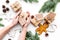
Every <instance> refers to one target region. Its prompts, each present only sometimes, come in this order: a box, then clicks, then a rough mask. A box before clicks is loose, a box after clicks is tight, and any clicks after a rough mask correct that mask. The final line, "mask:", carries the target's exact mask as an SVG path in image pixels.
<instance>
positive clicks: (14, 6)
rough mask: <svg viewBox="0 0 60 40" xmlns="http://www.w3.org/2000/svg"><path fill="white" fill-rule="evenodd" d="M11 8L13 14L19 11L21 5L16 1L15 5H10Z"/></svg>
mask: <svg viewBox="0 0 60 40" xmlns="http://www.w3.org/2000/svg"><path fill="white" fill-rule="evenodd" d="M11 8H12V9H13V10H14V11H15V12H18V11H20V10H21V8H22V7H21V4H20V3H19V2H18V1H16V2H15V3H13V4H12V5H11Z"/></svg>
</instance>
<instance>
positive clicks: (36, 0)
mask: <svg viewBox="0 0 60 40" xmlns="http://www.w3.org/2000/svg"><path fill="white" fill-rule="evenodd" d="M24 1H25V2H30V3H32V2H36V3H37V2H38V0H24Z"/></svg>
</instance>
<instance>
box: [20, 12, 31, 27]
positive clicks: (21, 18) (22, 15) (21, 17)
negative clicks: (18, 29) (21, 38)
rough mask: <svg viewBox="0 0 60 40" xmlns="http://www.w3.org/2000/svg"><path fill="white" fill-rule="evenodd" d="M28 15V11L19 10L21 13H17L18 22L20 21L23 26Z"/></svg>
mask: <svg viewBox="0 0 60 40" xmlns="http://www.w3.org/2000/svg"><path fill="white" fill-rule="evenodd" d="M29 17H30V13H29V12H21V14H20V15H19V23H20V25H21V26H24V25H25V24H26V23H27V21H28V18H29Z"/></svg>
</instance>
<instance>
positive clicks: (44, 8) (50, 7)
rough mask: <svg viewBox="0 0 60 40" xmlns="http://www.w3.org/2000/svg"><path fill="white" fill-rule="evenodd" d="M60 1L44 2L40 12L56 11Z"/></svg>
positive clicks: (50, 0)
mask: <svg viewBox="0 0 60 40" xmlns="http://www.w3.org/2000/svg"><path fill="white" fill-rule="evenodd" d="M58 2H60V0H48V1H46V2H45V3H44V5H43V6H42V8H41V9H40V10H39V13H40V12H50V11H53V12H54V11H55V8H56V5H57V3H58Z"/></svg>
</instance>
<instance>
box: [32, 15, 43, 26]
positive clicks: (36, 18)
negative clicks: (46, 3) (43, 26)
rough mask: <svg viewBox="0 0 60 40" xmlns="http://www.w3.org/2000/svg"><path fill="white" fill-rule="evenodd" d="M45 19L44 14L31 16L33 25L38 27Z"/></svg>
mask: <svg viewBox="0 0 60 40" xmlns="http://www.w3.org/2000/svg"><path fill="white" fill-rule="evenodd" d="M42 19H43V15H42V14H36V15H34V16H33V15H32V16H31V23H32V24H33V25H34V26H38V24H39V23H40V22H41V20H42Z"/></svg>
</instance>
